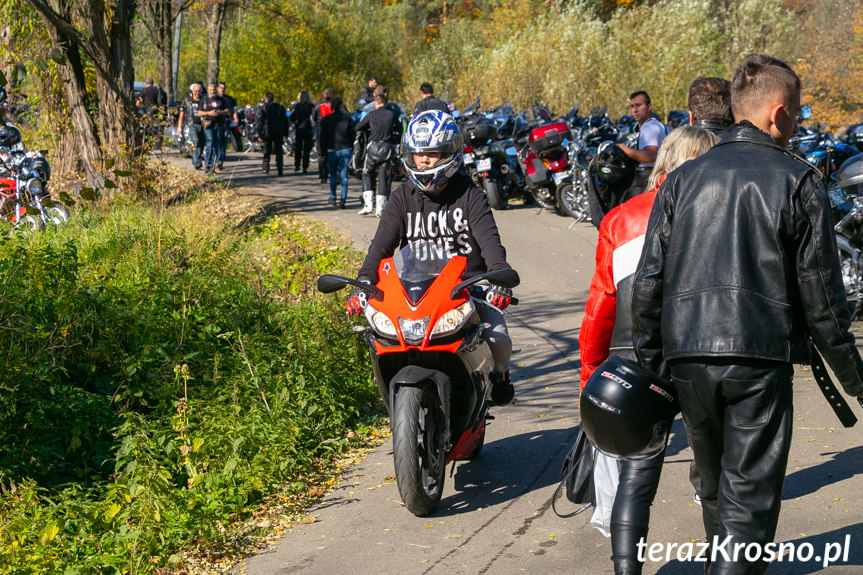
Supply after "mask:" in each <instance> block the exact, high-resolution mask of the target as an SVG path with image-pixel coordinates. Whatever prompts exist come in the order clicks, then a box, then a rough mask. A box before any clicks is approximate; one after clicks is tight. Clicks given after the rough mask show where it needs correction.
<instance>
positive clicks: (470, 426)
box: [318, 240, 519, 516]
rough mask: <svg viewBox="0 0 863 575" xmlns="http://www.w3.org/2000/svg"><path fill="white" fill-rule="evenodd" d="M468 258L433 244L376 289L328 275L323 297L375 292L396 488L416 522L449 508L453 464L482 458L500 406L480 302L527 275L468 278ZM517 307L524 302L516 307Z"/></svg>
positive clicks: (382, 272) (373, 313)
mask: <svg viewBox="0 0 863 575" xmlns="http://www.w3.org/2000/svg"><path fill="white" fill-rule="evenodd" d="M466 263H467V259H466V258H465V257H464V256H450V255H449V254H447V251H446V250H445V249H444V248H442V247H441V246H439V245H437V244H436V243H434V242H432V241H428V240H421V241H417V242H413V243H411V244H408V245H407V246H405V247H404V248H403V249H402V250H401V251H400V252H399V253H398V254H396V255H395V257H392V258H386V259H384V260H382V261H381V263H380V266H379V268H378V274H379V277H380V280H379V281H378V284H377V285H376V286H372V285H368V284H365V283H362V282H360V281H357V280H353V279H350V278H346V277H342V276H335V275H329V274H328V275H323V276H321V277H320V278H318V290H320V291H322V292H324V293H331V292H334V291H337V290H340V289H342V288H344V287H347V286H348V285H352V286H356V287H359V288H361V289H363V290H365V291H366V292H367V293H368V295H369V299H368V303H367V305H366V311H365V315H366V319H367V320H368V323H369V329H367V330H366V331H365V339H366V342H367V343H368V345H369V348H370V355H371V358H372V368H373V370H374V376H375V381H376V382H377V385H378V391H379V392H380V394H381V398H382V399H383V400H384V401H385V402H386V405H387V409H388V410H389V414H390V428H391V429H392V438H393V459H394V463H395V475H396V482H397V484H398V489H399V493H400V494H401V497H402V501H403V502H404V504H405V507H407V508H408V510H409V511H410V512H411V513H413V514H414V515H419V516H422V515H427V514H429V513H431V512H433V511H434V510H435V509H436V508H437V506H438V503H439V502H440V499H441V494H442V492H443V485H444V471H445V468H446V465H447V464H448V463H449V462H451V461H459V460H470V459H474V458H475V457H476V456H477V455H479V452H480V450H481V449H482V446H483V442H484V438H485V425H486V419H487V418H488V410H489V406H490V405H491V399H490V394H491V385H490V382H489V373H490V372H491V369H492V365H493V360H492V355H491V350H490V349H489V346H488V343H487V342H486V341H485V340H484V339H482V337H481V334H482V332H483V330H484V329H486V327H487V326H488V324H485V323H482V322H481V321H480V318H479V314H478V312H477V306H479V305H486V304H485V302H484V301H481V300H479V299H478V298H475V297H473V296H472V295H471V293H470V291H469V290H468V288H469V287H471V286H473V287H472V288H471V289H472V290H476V289H477V288H478V286H475V285H474V284H476V283H477V282H479V281H481V280H485V281H486V282H488V283H491V284H497V285H501V286H504V287H510V288H512V287H515V286H516V285H518V283H519V278H518V273H517V272H516V271H515V270H512V269H501V270H495V271H492V272H487V273H484V274H480V275H478V276H474V277H472V278H470V279H468V280H464V281H462V274H463V273H464V270H465V266H466ZM513 303H515V300H513Z"/></svg>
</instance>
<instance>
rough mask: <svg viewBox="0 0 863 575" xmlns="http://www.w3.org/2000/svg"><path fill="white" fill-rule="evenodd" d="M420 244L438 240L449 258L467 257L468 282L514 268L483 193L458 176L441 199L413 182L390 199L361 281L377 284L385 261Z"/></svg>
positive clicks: (463, 177) (394, 193) (407, 181)
mask: <svg viewBox="0 0 863 575" xmlns="http://www.w3.org/2000/svg"><path fill="white" fill-rule="evenodd" d="M422 239H428V240H433V241H435V242H436V243H437V244H438V245H440V246H441V247H442V248H443V249H445V250H446V251H447V253H448V254H450V255H453V256H455V255H460V256H466V257H467V268H466V269H465V273H464V277H465V278H469V277H472V276H475V275H477V274H481V273H483V272H486V271H491V270H497V269H502V268H508V267H510V265H509V264H508V263H506V250H505V249H504V247H503V245H502V244H501V243H500V234H499V233H498V231H497V224H495V221H494V216H493V215H492V212H491V208H490V207H489V205H488V200H487V199H486V196H485V193H484V192H483V191H482V190H481V189H480V188H478V187H476V186H475V185H474V183H473V181H472V180H471V179H470V177H468V176H466V175H463V174H461V173H457V174H456V175H455V176H453V177H452V178H451V179H450V181H449V183H448V184H447V186H446V188H444V189H443V191H441V192H440V196H438V197H437V198H432V197H430V196H429V195H427V194H426V193H424V192H423V191H421V190H420V189H418V188H417V187H416V186H414V185H413V183H412V182H411V181H410V180H406V181H404V182H402V183H401V185H400V186H399V187H398V188H396V189H395V190H394V191H393V193H392V194H390V199H389V202H387V205H386V208H385V209H384V211H383V214H381V221H380V223H379V224H378V229H377V231H376V232H375V237H374V239H372V243H371V246H369V253H368V255H367V256H366V259H365V261H364V262H363V265H362V267H361V268H360V272H359V274H357V277H358V278H360V279H366V280H369V281H370V282H372V283H377V279H378V265H379V264H380V261H381V260H382V259H383V258H388V257H391V256H393V254H395V252H396V250H397V249H399V248H402V247H404V246H406V245H407V244H409V243H410V242H413V241H416V240H422Z"/></svg>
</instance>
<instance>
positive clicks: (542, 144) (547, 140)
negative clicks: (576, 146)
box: [520, 121, 572, 210]
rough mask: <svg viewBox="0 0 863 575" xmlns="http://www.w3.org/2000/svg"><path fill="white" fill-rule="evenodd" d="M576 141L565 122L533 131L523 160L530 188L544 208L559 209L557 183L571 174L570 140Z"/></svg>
mask: <svg viewBox="0 0 863 575" xmlns="http://www.w3.org/2000/svg"><path fill="white" fill-rule="evenodd" d="M571 140H572V134H571V133H570V130H569V125H568V124H567V123H566V122H564V121H557V122H551V123H550V124H543V125H541V126H538V127H536V128H534V129H532V130H531V131H530V135H529V136H528V142H527V146H526V147H525V148H523V149H522V152H521V156H520V160H521V163H522V166H523V168H524V179H525V184H526V185H527V190H528V191H529V192H530V193H531V195H532V196H533V199H534V200H535V201H536V203H537V204H539V205H540V206H541V207H543V208H545V209H547V210H556V209H558V205H557V186H558V185H559V184H560V183H561V182H562V181H563V180H564V178H566V177H567V175H569V171H570V170H569V154H568V151H567V146H566V142H567V141H571Z"/></svg>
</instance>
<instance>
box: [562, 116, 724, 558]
mask: <svg viewBox="0 0 863 575" xmlns="http://www.w3.org/2000/svg"><path fill="white" fill-rule="evenodd" d="M715 143H716V136H714V135H713V134H711V133H710V132H708V131H707V130H704V129H701V128H693V127H691V126H685V127H681V128H677V129H676V130H674V131H673V132H672V133H671V134H669V135H668V137H667V138H665V140H664V141H663V142H662V146H661V147H660V148H659V153H658V155H657V157H656V165H655V166H654V169H653V172H652V173H651V175H650V180H649V181H648V189H649V190H650V191H649V192H645V193H643V194H640V195H638V196H635V197H634V198H632V199H630V200H629V201H627V202H624V203H623V204H621V205H619V206H617V207H616V208H614V209H613V210H611V211H610V212H608V214H607V215H606V216H605V218H603V220H602V223H601V224H600V226H599V241H598V243H597V246H596V269H595V271H594V275H593V279H592V280H591V282H590V295H589V296H588V298H587V306H586V309H585V315H584V320H583V321H582V323H581V331H580V332H579V335H578V344H579V348H580V350H581V387H582V388H583V387H584V384H585V383H587V380H588V378H589V377H590V375H591V374H592V373H593V372H594V370H595V369H596V368H597V367H599V366H600V365H601V364H602V363H603V362H604V361H605V360H607V359H608V358H609V357H610V356H612V355H621V356H625V357H627V358H629V359H632V360H635V359H636V358H635V350H634V349H633V347H632V313H631V305H630V304H631V302H632V285H633V281H634V279H635V271H636V267H637V265H638V261H639V259H640V257H641V248H642V247H643V246H644V236H645V233H646V231H647V221H648V219H649V217H650V210H651V208H652V207H653V200H654V198H656V192H657V190H658V189H659V185H660V184H661V183H662V181H663V180H664V179H665V176H666V174H668V173H669V172H671V171H672V170H674V169H675V168H677V167H678V166H679V165H680V164H682V163H683V162H685V161H687V160H690V159H692V158H695V157H696V156H700V155H701V154H703V153H704V152H706V151H707V150H709V149H710V148H711V147H712V146H713V144H715ZM664 459H665V450H664V449H663V450H662V451H661V452H660V453H659V454H658V455H656V456H654V457H651V458H648V459H643V460H638V461H629V460H625V459H622V460H620V482H619V484H618V487H617V495H616V497H615V500H614V507H613V508H612V512H611V550H612V556H611V558H612V560H613V561H614V572H615V574H616V575H621V574H624V573H625V574H631V573H636V574H637V573H641V569H642V564H641V563H640V562H639V561H638V547H637V545H638V542H639V541H640V540H641V539H642V538H646V537H647V528H648V525H649V523H650V505H651V503H652V502H653V497H654V496H655V495H656V488H657V487H658V485H659V476H660V473H661V472H662V462H663V460H664Z"/></svg>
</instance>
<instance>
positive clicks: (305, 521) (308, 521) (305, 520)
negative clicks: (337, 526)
mask: <svg viewBox="0 0 863 575" xmlns="http://www.w3.org/2000/svg"><path fill="white" fill-rule="evenodd" d="M317 520H318V518H317V516H316V515H306V516H305V517H303V518H302V519H300V520H299V522H298V523H299V524H300V525H309V524H311V523H314V522H315V521H317Z"/></svg>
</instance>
